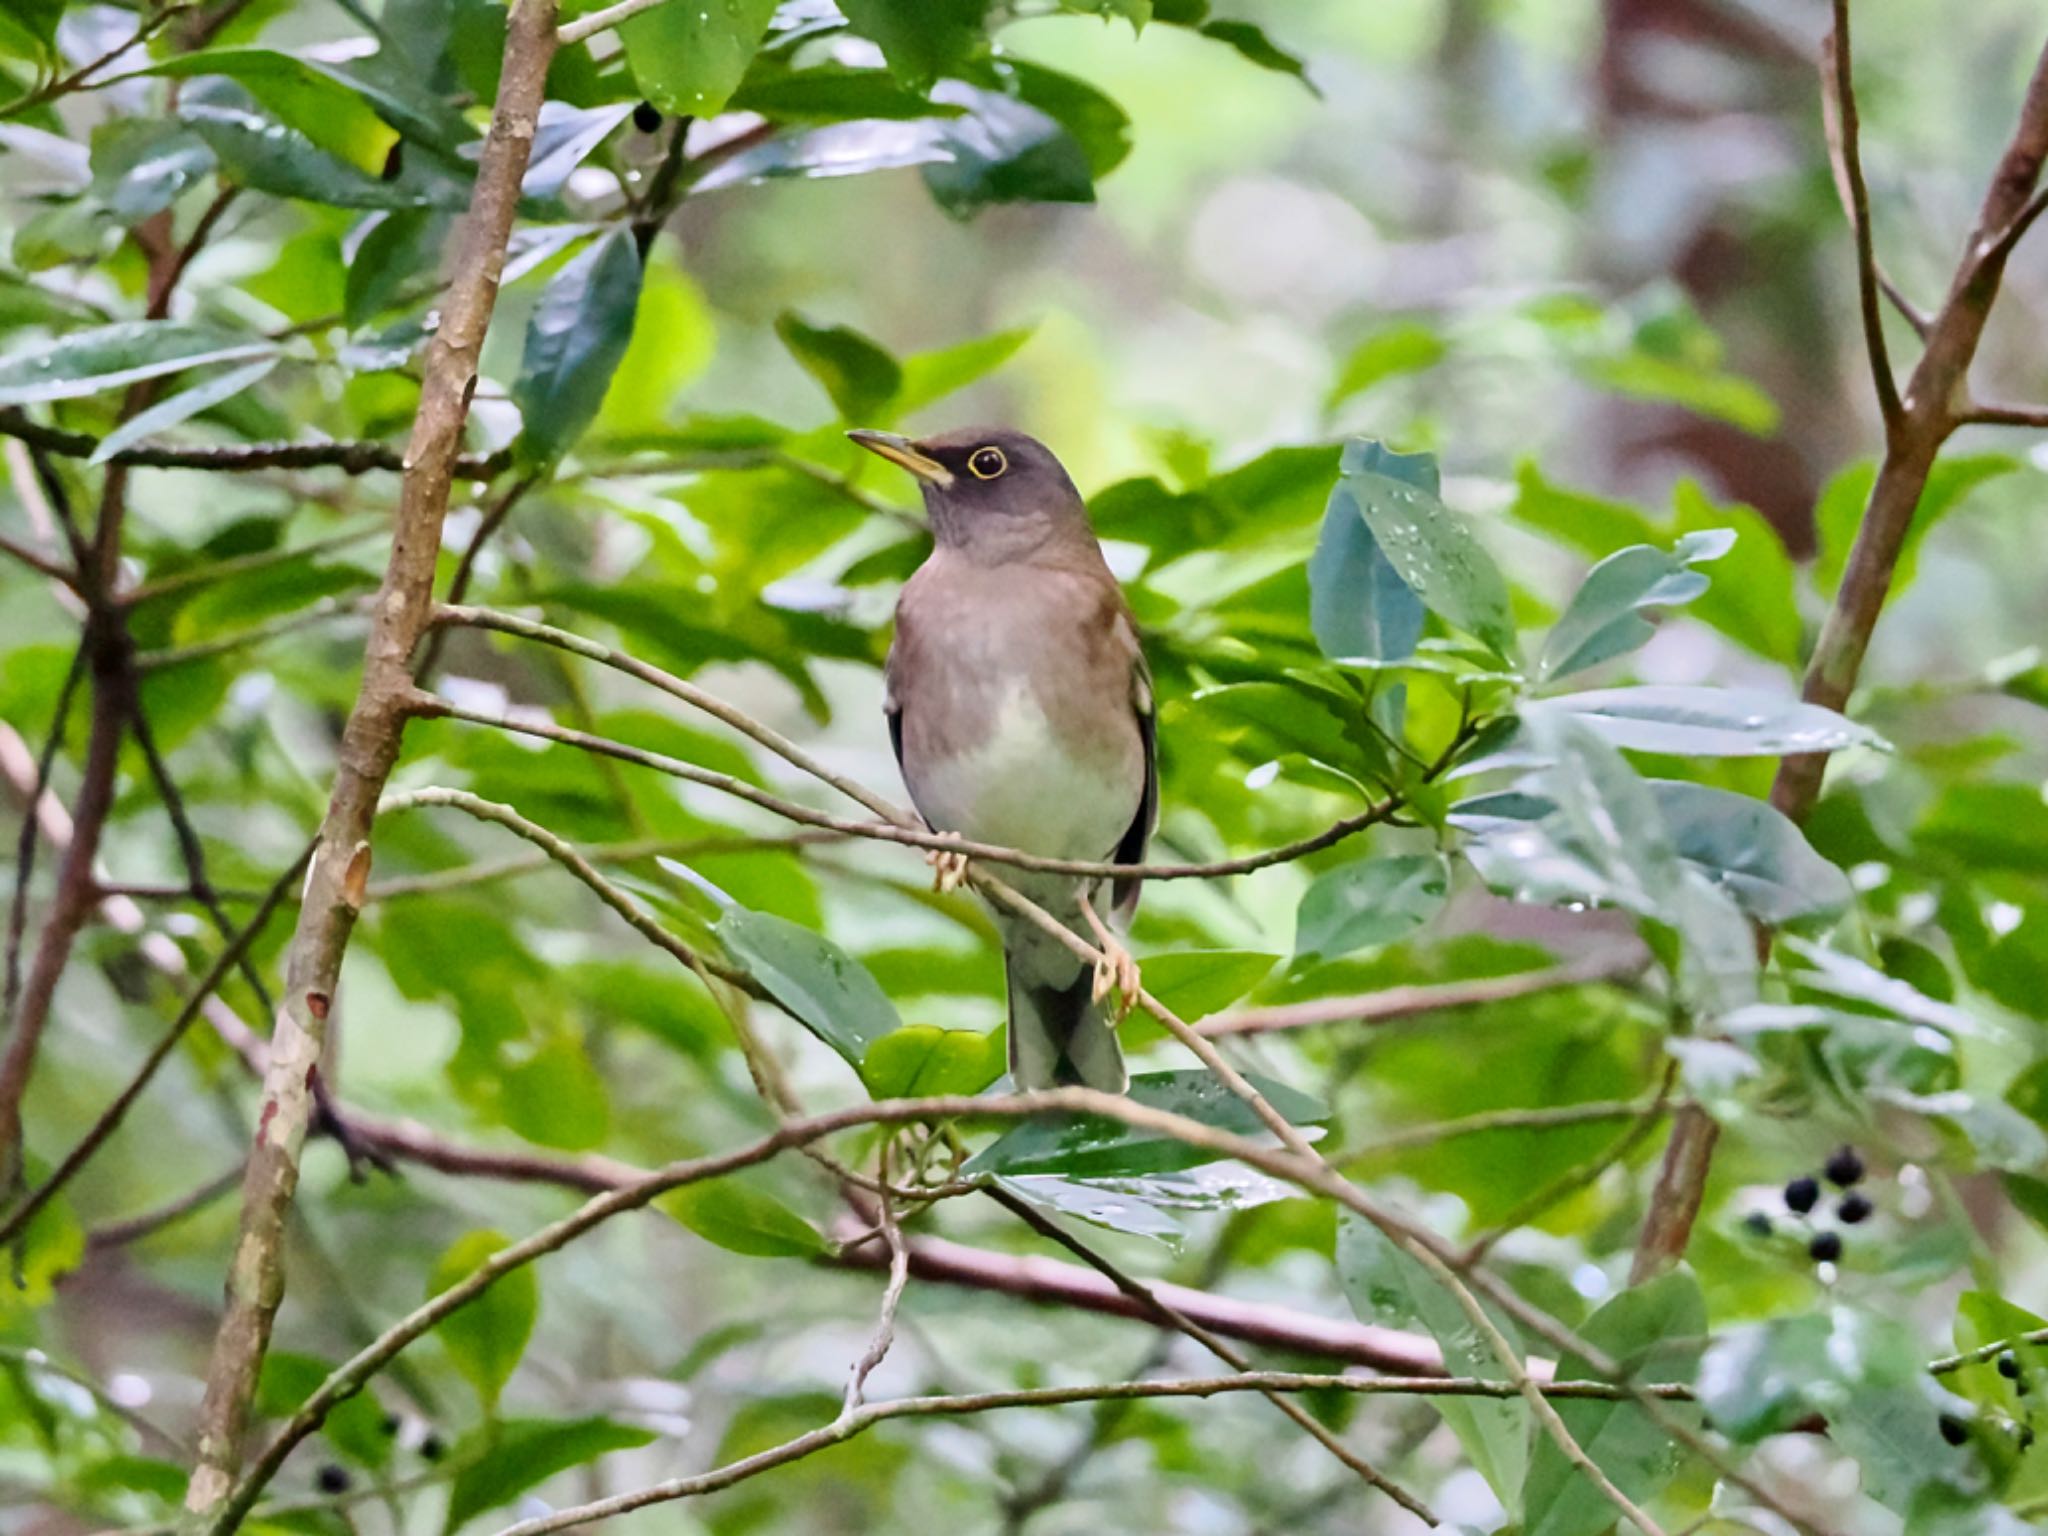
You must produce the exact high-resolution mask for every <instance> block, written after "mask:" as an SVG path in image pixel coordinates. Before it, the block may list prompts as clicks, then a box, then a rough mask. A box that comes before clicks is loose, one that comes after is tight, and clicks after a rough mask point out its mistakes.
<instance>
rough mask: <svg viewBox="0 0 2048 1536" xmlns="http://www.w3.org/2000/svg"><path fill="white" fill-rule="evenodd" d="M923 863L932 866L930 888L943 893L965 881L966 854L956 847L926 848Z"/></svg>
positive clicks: (961, 884)
mask: <svg viewBox="0 0 2048 1536" xmlns="http://www.w3.org/2000/svg"><path fill="white" fill-rule="evenodd" d="M924 861H925V863H927V864H929V865H931V867H932V889H933V890H935V891H937V892H939V893H940V894H941V895H944V894H945V893H946V892H947V891H957V890H958V889H960V887H961V886H963V885H965V884H966V883H967V855H966V854H964V853H962V852H961V851H960V850H959V849H957V848H927V849H926V850H925V853H924Z"/></svg>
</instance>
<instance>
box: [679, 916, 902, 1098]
mask: <svg viewBox="0 0 2048 1536" xmlns="http://www.w3.org/2000/svg"><path fill="white" fill-rule="evenodd" d="M717 931H718V937H719V939H720V940H721V941H722V942H723V943H724V945H725V947H726V949H727V950H728V951H729V952H730V953H731V955H732V957H733V959H734V960H735V961H737V962H738V963H739V964H740V965H741V966H743V967H745V969H746V972H747V974H748V975H749V976H751V977H753V978H754V980H756V981H758V982H759V983H760V984H761V985H762V986H763V987H766V988H767V989H768V992H769V995H770V996H772V997H773V998H774V999H775V1000H776V1002H778V1003H780V1004H781V1005H782V1006H783V1007H785V1008H787V1009H788V1010H789V1011H790V1012H791V1013H792V1014H794V1015H795V1016H796V1019H797V1022H799V1023H800V1024H802V1025H803V1026H804V1028H806V1029H808V1030H809V1031H810V1032H811V1033H812V1034H814V1035H816V1036H817V1037H818V1038H819V1039H820V1040H822V1041H824V1042H825V1044H827V1045H829V1046H831V1047H832V1049H833V1050H835V1051H837V1052H838V1053H839V1054H840V1056H841V1057H843V1058H844V1059H845V1061H846V1063H847V1065H848V1066H850V1067H852V1068H853V1069H854V1070H855V1071H856V1072H858V1071H859V1070H860V1069H861V1065H862V1063H863V1062H864V1061H865V1060H866V1059H867V1054H868V1051H869V1050H870V1049H871V1048H872V1047H873V1046H874V1044H875V1042H876V1041H878V1040H880V1039H881V1038H882V1037H883V1036H884V1035H887V1034H889V1033H890V1032H891V1031H893V1030H896V1029H900V1028H901V1027H902V1023H903V1021H902V1020H901V1019H900V1018H898V1017H897V1015H896V1008H895V1005H894V1004H892V1003H891V1002H890V1001H889V999H888V998H887V997H886V996H885V995H884V994H883V992H882V989H881V988H880V987H878V986H877V985H875V978H874V977H872V976H870V975H869V974H868V972H867V968H866V967H865V966H863V965H862V964H861V963H860V962H859V961H858V960H856V959H854V958H853V957H852V956H851V955H849V954H847V953H846V951H845V950H843V949H841V948H840V947H839V946H838V945H837V944H834V943H833V942H832V941H831V940H830V939H828V938H826V937H824V936H823V935H822V934H818V933H813V932H812V931H811V930H810V929H808V928H802V927H799V926H798V925H797V924H795V923H791V922H786V921H784V920H783V919H782V918H779V917H770V916H769V915H768V914H767V913H765V912H749V911H747V910H746V909H745V908H744V907H734V908H733V909H731V910H730V911H728V912H727V913H726V914H725V915H724V916H723V917H721V918H720V919H719V920H718V930H717Z"/></svg>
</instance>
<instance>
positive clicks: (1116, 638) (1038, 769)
mask: <svg viewBox="0 0 2048 1536" xmlns="http://www.w3.org/2000/svg"><path fill="white" fill-rule="evenodd" d="M847 436H849V437H850V438H852V439H853V441H854V442H856V443H858V444H860V446H861V447H863V448H866V449H868V450H869V451H870V452H873V453H876V454H879V455H881V457H883V458H884V459H887V460H889V461H890V462H891V463H893V464H896V465H898V466H900V467H901V468H903V469H906V470H908V471H909V472H910V473H911V474H912V475H914V476H916V477H917V483H918V488H919V490H920V491H921V492H922V493H923V496H924V505H925V511H926V513H927V515H928V518H929V521H930V526H931V532H932V551H931V554H930V555H929V556H928V557H927V558H926V560H925V561H924V563H923V564H922V565H921V566H919V567H918V569H917V571H916V573H915V574H914V575H912V577H911V578H910V580H909V581H908V582H906V583H905V584H904V588H903V592H902V594H901V596H900V597H899V598H898V600H897V604H896V631H895V636H894V638H893V640H892V641H891V643H890V647H889V658H888V663H887V665H886V667H885V669H884V674H883V675H884V682H885V690H884V699H883V710H884V714H885V716H886V718H887V721H888V726H889V738H890V742H891V744H892V745H893V746H894V748H895V752H896V762H897V766H898V767H899V768H900V769H901V770H902V774H903V783H904V787H905V788H906V789H907V790H908V791H909V793H910V799H911V803H912V804H914V805H915V806H916V807H917V810H918V814H919V815H921V816H922V817H923V818H924V820H925V822H926V824H927V825H928V826H930V827H931V829H932V830H933V831H935V832H940V833H950V834H953V835H955V836H957V837H960V838H963V839H970V840H972V841H975V842H982V843H994V844H999V845H1001V846H1003V847H1006V848H1014V849H1017V850H1018V851H1020V852H1023V853H1030V854H1035V855H1038V856H1040V857H1046V858H1060V859H1076V860H1088V861H1091V862H1102V863H1116V864H1122V865H1138V864H1142V863H1143V862H1144V858H1145V845H1146V843H1147V841H1148V840H1149V839H1150V837H1151V835H1152V829H1153V825H1154V823H1155V822H1156V821H1157V819H1158V812H1159V769H1158V749H1157V732H1156V730H1155V727H1154V713H1153V703H1152V678H1151V673H1150V672H1149V670H1148V669H1147V667H1146V664H1145V655H1144V651H1143V649H1142V648H1141V646H1140V644H1139V640H1138V629H1137V624H1136V622H1135V620H1134V619H1133V618H1132V616H1131V610H1130V607H1129V605H1128V604H1127V603H1126V602H1125V600H1124V595H1123V590H1122V588H1121V587H1119V586H1118V585H1117V580H1116V577H1115V575H1114V574H1112V573H1111V571H1110V569H1109V563H1108V561H1106V560H1105V559H1104V558H1103V554H1102V546H1101V545H1100V544H1099V543H1097V542H1096V538H1095V534H1094V530H1093V529H1092V528H1091V527H1090V526H1089V522H1088V510H1087V507H1086V506H1085V505H1084V504H1083V502H1082V500H1081V494H1080V492H1079V491H1077V490H1076V489H1075V488H1074V482H1073V479H1072V478H1071V477H1070V476H1069V475H1068V474H1067V471H1066V470H1065V468H1064V467H1062V465H1061V464H1060V461H1059V460H1058V459H1057V458H1055V457H1054V456H1053V453H1052V451H1051V450H1050V449H1048V448H1047V447H1046V446H1045V445H1044V444H1043V443H1041V442H1039V441H1038V440H1037V439H1035V438H1032V437H1028V436H1026V435H1025V434H1024V433H1022V432H1017V431H1013V430H1010V429H1008V428H1001V427H972V428H968V429H965V430H961V431H952V432H944V433H939V434H937V435H934V436H929V437H923V438H918V439H914V440H913V439H911V438H908V437H903V436H899V435H897V434H895V433H892V432H877V431H871V430H867V429H858V430H855V431H852V432H849V433H848V434H847ZM931 859H932V863H933V865H934V867H935V868H936V869H937V871H938V875H937V883H938V885H939V887H940V888H941V889H946V888H948V887H949V886H951V885H955V884H958V883H959V882H960V881H961V880H962V879H963V878H964V876H965V873H966V861H965V859H964V858H962V857H961V856H960V855H959V854H958V853H957V852H956V851H952V850H934V851H933V853H932V855H931ZM1003 878H1004V879H1005V880H1008V881H1009V882H1010V883H1011V884H1012V885H1014V886H1015V887H1016V888H1017V889H1018V890H1019V891H1020V892H1021V893H1022V894H1024V895H1025V896H1028V897H1030V898H1031V899H1032V900H1033V901H1035V902H1036V903H1038V905H1039V906H1041V907H1043V908H1045V910H1046V911H1047V912H1049V913H1050V914H1051V915H1052V916H1053V917H1055V918H1057V919H1058V920H1059V921H1060V922H1062V923H1065V924H1066V925H1068V926H1069V927H1070V928H1074V927H1079V926H1080V925H1081V924H1083V923H1085V924H1086V927H1087V929H1088V930H1089V931H1091V932H1092V933H1093V934H1094V935H1095V939H1096V946H1097V949H1098V951H1099V952H1100V953H1101V956H1102V959H1101V960H1100V962H1099V963H1097V964H1096V965H1095V966H1093V967H1092V968H1091V967H1090V966H1089V965H1088V964H1086V963H1085V962H1083V961H1082V960H1081V959H1079V958H1078V957H1077V956H1076V955H1075V954H1074V953H1073V951H1072V950H1071V949H1069V948H1068V947H1067V946H1066V945H1064V944H1063V943H1062V942H1061V941H1060V940H1059V939H1058V938H1056V937H1054V936H1053V935H1051V934H1048V933H1046V932H1045V931H1044V930H1043V929H1042V928H1040V927H1039V926H1037V925H1035V924H1034V923H1033V922H1032V921H1031V920H1030V919H1028V918H1026V917H1024V916H1022V915H1020V914H1018V913H1015V912H1013V911H1011V910H1009V909H1007V908H1005V907H1002V906H1000V905H995V904H992V908H993V911H994V915H995V921H996V925H997V928H998V929H999V931H1000V933H1001V937H1002V944H1003V969H1004V977H1005V983H1006V989H1007V993H1008V1003H1009V1065H1010V1076H1011V1079H1012V1081H1013V1082H1014V1083H1015V1085H1016V1086H1017V1087H1018V1088H1019V1089H1027V1090H1028V1089H1036V1088H1051V1087H1059V1086H1068V1085H1079V1086H1085V1087H1089V1088H1096V1089H1100V1090H1102V1091H1104V1092H1108V1093H1123V1092H1125V1091H1126V1090H1127V1089H1128V1087H1129V1083H1130V1076H1129V1073H1128V1071H1127V1070H1126V1069H1125V1066H1124V1058H1123V1051H1122V1049H1121V1047H1120V1046H1119V1045H1118V1043H1117V1037H1116V1031H1115V1024H1116V1021H1117V1019H1118V1018H1120V1017H1121V1014H1117V1015H1114V1016H1113V1015H1112V1014H1111V1012H1110V1011H1109V1009H1108V1008H1107V1007H1106V1006H1105V1004H1106V1002H1107V1001H1108V1000H1109V997H1110V994H1111V993H1112V992H1114V993H1115V994H1116V995H1117V1000H1118V1004H1119V1006H1120V1007H1121V1008H1122V1009H1126V1010H1127V1009H1128V1008H1129V1006H1130V1003H1131V1001H1132V1000H1133V999H1135V998H1136V996H1137V994H1138V988H1139V977H1138V969H1137V965H1136V962H1135V961H1133V960H1132V958H1131V955H1130V951H1129V950H1128V949H1127V948H1125V947H1124V946H1123V944H1122V943H1121V941H1119V940H1118V939H1117V938H1116V936H1115V935H1114V934H1113V933H1112V932H1111V930H1110V928H1109V927H1108V926H1107V924H1106V923H1105V922H1104V921H1103V919H1102V917H1101V916H1100V914H1099V912H1098V908H1100V907H1101V906H1102V904H1103V902H1102V898H1103V896H1104V895H1105V893H1107V894H1108V895H1109V896H1110V905H1109V911H1110V913H1111V915H1112V916H1113V917H1116V918H1119V919H1123V920H1128V918H1129V916H1130V914H1131V913H1132V912H1133V911H1134V910H1135V909H1136V907H1137V902H1138V890H1139V885H1140V881H1139V880H1138V879H1137V878H1116V879H1114V880H1107V879H1092V878H1087V877H1076V876H1073V875H1065V874H1055V873H1047V872H1043V871H1031V870H1025V869H1021V868H1014V867H1013V868H1009V869H1005V870H1004V871H1003Z"/></svg>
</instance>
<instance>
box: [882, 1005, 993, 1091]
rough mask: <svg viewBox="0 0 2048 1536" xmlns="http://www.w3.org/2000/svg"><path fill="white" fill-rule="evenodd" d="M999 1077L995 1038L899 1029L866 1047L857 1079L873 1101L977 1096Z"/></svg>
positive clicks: (928, 1027) (919, 1028)
mask: <svg viewBox="0 0 2048 1536" xmlns="http://www.w3.org/2000/svg"><path fill="white" fill-rule="evenodd" d="M1002 1074H1003V1040H1002V1037H1001V1035H1000V1034H995V1033H991V1034H986V1035H984V1034H981V1033H979V1032H977V1031H975V1030H971V1029H939V1028H937V1027H936V1026H934V1025H930V1024H911V1025H905V1026H904V1027H903V1028H902V1029H898V1030H893V1031H891V1032H890V1033H889V1034H886V1035H884V1036H882V1038H881V1039H879V1040H877V1041H875V1043H874V1044H873V1045H871V1046H869V1047H868V1050H867V1054H866V1056H864V1057H863V1058H862V1059H861V1064H860V1075H861V1079H862V1081H863V1082H865V1083H866V1084H867V1086H868V1092H870V1093H872V1094H873V1095H874V1096H875V1097H876V1098H878V1099H910V1098H926V1097H932V1096H936V1095H941V1094H951V1093H979V1092H981V1090H982V1089H984V1088H986V1087H987V1086H988V1085H989V1084H990V1083H992V1082H994V1081H995V1080H996V1079H997V1078H998V1077H1000V1076H1002Z"/></svg>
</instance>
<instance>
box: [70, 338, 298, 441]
mask: <svg viewBox="0 0 2048 1536" xmlns="http://www.w3.org/2000/svg"><path fill="white" fill-rule="evenodd" d="M277 363H278V360H277V359H276V358H274V357H264V358H258V359H257V360H256V361H255V362H253V363H245V364H243V365H242V366H241V367H240V368H230V369H227V370H226V371H225V372H222V373H217V374H215V375H214V376H213V377H212V378H210V379H207V380H204V381H203V382H201V383H198V384H194V385H193V386H192V387H191V388H190V389H181V390H179V391H178V393H176V394H175V395H170V396H168V397H166V398H165V399H162V400H159V401H158V402H157V403H156V404H155V405H152V406H151V407H150V408H149V409H148V410H146V411H138V412H136V413H135V414H134V415H133V416H131V417H129V418H128V419H127V420H126V421H124V422H122V423H121V425H119V426H118V427H116V428H114V430H113V431H111V432H109V433H108V434H107V435H106V436H105V437H103V438H101V439H100V445H99V447H97V448H95V449H93V451H92V457H91V458H89V459H87V460H86V461H85V462H86V463H87V464H104V463H106V461H107V460H108V459H110V458H112V457H113V456H114V455H115V454H117V453H119V452H120V451H121V450H122V449H123V448H127V447H129V446H131V445H132V444H135V443H139V442H142V441H144V440H145V439H147V438H150V437H154V436H155V435H156V434H157V433H159V432H161V431H163V430H164V428H166V427H175V426H176V425H177V424H178V423H179V422H181V421H189V420H190V419H191V418H192V417H194V416H197V415H198V414H199V413H200V412H202V411H209V410H212V409H213V407H215V406H216V405H219V404H220V403H221V402H222V401H223V400H229V399H232V398H233V397H234V396H236V395H239V394H240V393H241V392H242V391H243V390H245V389H247V388H249V387H250V386H251V385H252V384H255V383H256V382H257V381H258V380H260V379H262V378H264V377H265V376H266V375H267V374H268V373H269V372H270V370H271V369H273V368H275V367H276V366H277Z"/></svg>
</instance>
